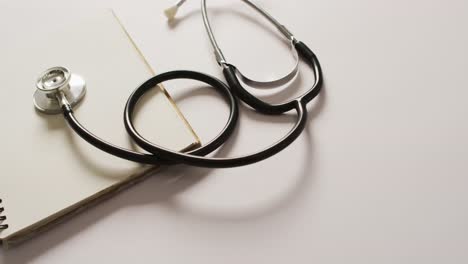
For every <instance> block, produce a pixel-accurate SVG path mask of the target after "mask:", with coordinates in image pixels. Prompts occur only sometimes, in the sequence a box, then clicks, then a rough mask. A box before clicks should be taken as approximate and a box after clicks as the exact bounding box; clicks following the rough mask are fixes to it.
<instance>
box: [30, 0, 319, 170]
mask: <svg viewBox="0 0 468 264" xmlns="http://www.w3.org/2000/svg"><path fill="white" fill-rule="evenodd" d="M185 1H186V0H180V1H179V2H178V3H177V4H176V5H175V6H173V7H171V8H169V9H167V10H166V11H165V14H166V16H167V17H168V18H169V19H172V18H173V17H174V16H175V14H176V12H177V10H178V8H179V7H180V6H182V4H183V3H184V2H185ZM242 1H243V2H245V3H246V4H248V5H249V6H251V7H252V8H253V9H255V10H256V11H258V12H259V13H260V14H261V15H262V16H264V17H265V18H267V19H268V20H269V21H270V22H271V23H272V24H273V25H274V26H275V27H276V28H277V29H278V30H279V32H280V33H281V34H282V35H283V36H284V37H286V38H287V39H288V40H289V41H290V43H291V47H292V50H293V53H294V57H295V58H296V59H297V60H296V64H295V66H294V68H293V69H292V71H291V72H290V73H288V74H287V75H285V76H283V77H281V78H279V79H276V80H267V81H254V80H252V79H251V78H248V77H246V76H245V75H243V74H242V73H241V72H240V71H239V70H238V68H237V67H236V66H234V65H233V64H230V63H228V62H227V60H226V58H225V56H224V55H223V53H222V51H221V48H220V47H219V45H218V44H217V42H216V39H215V36H214V34H213V31H212V29H211V25H210V22H209V19H208V15H207V10H206V0H201V3H202V6H201V10H202V16H203V21H204V25H205V28H206V31H207V33H208V36H209V39H210V42H211V44H212V46H213V48H214V53H215V56H216V60H217V62H218V64H219V65H220V67H221V68H222V70H223V74H224V77H225V79H226V81H227V85H226V84H225V83H223V82H222V81H220V80H219V79H217V78H214V77H212V76H209V75H207V74H204V73H200V72H194V71H171V72H166V73H162V74H159V75H156V76H154V77H152V78H150V79H149V80H147V81H146V82H144V83H143V84H141V85H140V86H139V87H138V88H137V89H136V90H135V91H133V93H132V94H131V95H130V97H129V98H128V101H127V103H126V105H125V110H124V124H125V129H126V130H127V132H128V134H129V136H130V137H131V138H132V140H134V142H135V143H136V144H138V145H139V146H140V147H141V148H143V149H144V150H146V151H148V152H149V153H140V152H135V151H132V150H128V149H124V148H121V147H119V146H116V145H113V144H111V143H108V142H106V141H104V140H102V139H100V138H99V137H97V136H95V135H94V134H92V133H91V132H89V131H88V130H87V129H86V128H85V127H83V126H82V125H81V124H80V123H79V122H78V120H77V119H76V117H75V115H74V114H73V107H74V106H75V105H77V104H78V103H79V102H80V101H81V100H82V99H83V97H84V94H85V93H86V85H85V81H84V79H83V78H82V77H81V76H79V75H77V74H73V73H71V72H70V71H69V70H68V69H67V68H65V67H54V68H51V69H48V70H47V71H45V72H44V73H43V74H42V75H41V77H39V78H38V80H37V83H36V87H37V90H36V92H35V94H34V104H35V106H36V108H37V109H38V110H39V111H41V112H44V113H48V114H57V113H63V115H64V117H65V119H66V120H67V122H68V124H69V125H70V127H71V128H72V129H73V130H74V131H75V132H76V133H77V134H78V135H79V136H81V137H82V138H83V139H84V140H86V141H87V142H89V143H90V144H92V145H93V146H95V147H97V148H99V149H101V150H102V151H105V152H107V153H109V154H112V155H114V156H117V157H120V158H123V159H126V160H130V161H134V162H138V163H143V164H154V165H156V164H177V163H182V164H187V165H192V166H198V167H212V168H227V167H237V166H244V165H248V164H252V163H255V162H259V161H262V160H264V159H267V158H269V157H271V156H273V155H275V154H277V153H278V152H280V151H281V150H283V149H285V148H286V147H287V146H289V145H290V144H291V143H292V142H293V141H294V140H295V139H297V138H298V137H299V135H300V134H301V133H302V131H303V130H304V128H305V125H306V123H307V104H308V103H309V102H310V101H311V100H312V99H314V98H315V97H316V96H317V95H318V94H319V92H320V89H321V84H322V73H321V68H320V64H319V61H318V59H317V57H316V56H315V54H314V53H313V52H312V51H311V50H310V49H309V48H308V47H307V46H306V45H305V44H304V43H302V42H301V41H299V40H297V39H296V38H295V37H294V35H293V34H292V33H291V32H290V31H289V30H288V29H287V28H286V27H285V26H283V25H281V24H280V23H279V22H278V21H277V20H276V19H274V18H273V17H272V16H271V15H269V14H268V13H267V12H266V11H265V10H263V9H262V8H260V7H258V6H257V5H256V4H254V3H252V2H251V1H249V0H242ZM299 58H302V59H303V60H304V61H306V62H307V63H308V64H309V66H310V67H311V68H312V70H313V72H314V75H315V82H314V84H313V85H312V87H311V88H310V89H309V90H308V91H307V92H306V93H304V94H303V95H301V96H299V97H297V98H295V99H292V100H290V101H288V102H284V103H280V104H269V103H267V102H264V101H262V100H261V99H259V98H257V97H255V96H254V95H252V94H251V93H249V92H248V91H247V90H246V89H245V88H244V87H243V85H242V84H241V81H242V82H244V83H245V84H248V85H251V86H253V87H274V86H279V85H283V84H286V83H288V82H289V81H290V80H292V79H293V78H294V77H295V76H296V75H297V71H298V64H299ZM174 79H191V80H197V81H200V82H203V83H205V84H207V85H209V86H210V87H212V88H214V89H215V90H216V91H217V92H218V93H220V95H221V96H222V97H224V98H225V99H226V100H227V101H228V103H229V106H230V112H229V118H228V121H227V123H226V125H225V126H224V128H223V129H222V130H221V132H219V134H218V135H217V136H216V137H215V138H214V139H213V140H211V141H210V142H208V143H207V144H206V145H204V146H202V147H200V148H197V149H195V150H192V151H189V152H184V153H183V152H177V151H173V150H170V149H167V148H164V147H161V146H158V145H156V144H154V143H152V142H150V141H148V140H147V139H145V138H144V137H143V136H142V135H140V133H139V132H138V131H137V130H136V129H135V126H134V125H133V117H134V110H135V107H136V105H137V103H138V102H139V100H140V98H141V97H142V96H143V95H144V94H145V93H147V92H148V91H150V90H151V89H153V88H155V87H157V85H159V84H161V83H162V82H165V81H169V80H174ZM239 79H240V80H239ZM237 98H238V99H240V100H241V101H243V102H245V103H246V104H247V105H249V106H250V107H252V108H253V109H255V110H256V111H258V112H261V113H263V114H267V115H280V114H283V113H285V112H288V111H290V110H295V111H296V112H297V120H296V123H295V125H294V127H293V128H292V129H291V130H290V131H289V132H288V133H287V134H286V135H285V136H284V137H283V138H281V139H280V140H279V141H278V142H276V143H275V144H273V145H271V146H269V147H267V148H266V149H263V150H261V151H258V152H256V153H253V154H248V155H245V156H240V157H234V158H214V157H205V155H207V154H209V153H211V152H213V151H214V150H216V149H218V148H219V147H220V146H221V145H223V144H224V143H225V142H226V141H227V139H228V138H229V137H230V135H231V134H232V133H233V131H234V128H235V125H236V123H237V120H238V117H239V109H238V102H237ZM156 114H157V113H156Z"/></svg>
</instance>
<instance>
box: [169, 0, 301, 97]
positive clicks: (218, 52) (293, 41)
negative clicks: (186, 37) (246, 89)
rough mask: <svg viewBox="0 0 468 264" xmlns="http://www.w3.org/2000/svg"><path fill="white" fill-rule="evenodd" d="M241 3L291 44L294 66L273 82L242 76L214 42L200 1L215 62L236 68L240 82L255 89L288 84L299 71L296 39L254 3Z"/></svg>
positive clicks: (244, 0)
mask: <svg viewBox="0 0 468 264" xmlns="http://www.w3.org/2000/svg"><path fill="white" fill-rule="evenodd" d="M185 1H186V0H180V1H179V2H178V3H177V4H176V5H177V7H180V6H182V5H183V4H184V3H185ZM241 1H242V2H244V3H246V4H247V5H249V6H250V7H252V8H253V9H254V10H255V11H257V12H258V13H259V14H261V15H262V16H263V17H265V18H266V19H267V20H268V21H269V22H271V23H272V24H273V25H274V26H275V27H276V28H277V29H278V31H279V32H280V33H281V34H282V35H283V36H284V37H285V38H287V39H288V40H289V41H290V42H291V47H292V48H291V49H292V52H293V56H294V59H295V64H294V67H293V68H292V69H291V70H290V71H289V73H288V74H286V75H284V76H282V77H280V78H278V79H273V80H262V81H256V80H253V79H252V78H249V77H247V76H245V75H244V74H242V73H241V72H240V71H239V70H238V69H237V67H235V66H234V65H233V64H231V63H228V62H227V60H226V58H225V57H224V54H223V52H222V51H221V48H220V47H219V45H218V42H217V41H216V38H215V36H214V33H213V30H212V28H211V24H210V20H209V18H208V12H207V7H206V0H201V11H202V16H203V23H204V25H205V29H206V32H207V34H208V37H209V39H210V42H211V45H212V46H213V49H214V53H215V57H216V61H217V62H218V64H219V65H220V66H221V67H225V66H227V65H231V66H234V68H236V71H237V74H238V76H240V78H241V80H242V81H243V82H244V83H245V84H247V85H249V86H252V87H256V88H274V87H278V86H281V85H284V84H286V83H288V82H290V81H291V80H292V79H293V78H294V77H295V76H296V75H297V73H298V71H299V55H298V53H297V51H296V48H295V46H294V45H295V44H296V43H297V39H296V38H295V37H294V35H293V34H292V33H291V32H290V31H289V30H288V29H287V28H286V27H285V26H284V25H282V24H280V23H279V22H278V20H276V19H275V18H274V17H273V16H271V15H270V14H269V13H268V12H267V11H265V10H264V9H263V8H261V7H259V6H257V5H256V4H255V3H253V2H252V1H250V0H241Z"/></svg>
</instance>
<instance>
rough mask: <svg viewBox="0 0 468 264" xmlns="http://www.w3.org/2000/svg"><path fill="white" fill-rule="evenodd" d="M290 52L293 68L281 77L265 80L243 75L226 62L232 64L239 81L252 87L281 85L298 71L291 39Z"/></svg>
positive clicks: (296, 58)
mask: <svg viewBox="0 0 468 264" xmlns="http://www.w3.org/2000/svg"><path fill="white" fill-rule="evenodd" d="M291 52H292V54H293V57H294V60H295V64H294V68H293V69H292V70H291V71H289V73H288V74H286V75H284V76H283V77H281V78H278V79H273V80H266V81H256V80H253V79H251V78H249V77H247V76H246V75H244V74H243V73H242V72H241V71H240V70H239V69H238V68H237V67H236V66H235V65H232V64H228V65H231V66H233V67H234V68H235V69H236V74H237V76H239V77H240V79H241V81H242V82H244V83H245V84H247V85H249V86H251V87H254V88H275V87H279V86H282V85H285V84H287V83H289V82H290V81H291V80H292V79H294V77H296V75H297V73H298V72H299V54H298V53H297V50H296V48H295V46H294V43H293V42H292V41H291Z"/></svg>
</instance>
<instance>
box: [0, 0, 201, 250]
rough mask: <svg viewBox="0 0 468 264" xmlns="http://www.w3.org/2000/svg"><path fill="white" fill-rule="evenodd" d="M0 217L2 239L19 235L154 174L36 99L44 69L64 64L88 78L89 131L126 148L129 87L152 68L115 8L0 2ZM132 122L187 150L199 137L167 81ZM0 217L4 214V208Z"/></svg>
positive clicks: (84, 118)
mask: <svg viewBox="0 0 468 264" xmlns="http://www.w3.org/2000/svg"><path fill="white" fill-rule="evenodd" d="M0 25H7V26H2V27H0V36H1V37H0V38H1V41H0V83H1V87H0V89H1V92H2V93H3V95H2V96H1V101H2V103H1V107H2V109H1V110H0V119H1V121H2V129H1V130H0V138H1V139H2V143H1V150H0V160H1V173H0V199H1V200H2V203H1V204H0V207H2V208H4V210H3V212H1V213H0V215H1V216H4V217H6V219H3V220H0V225H8V228H7V229H5V230H1V231H0V241H1V242H2V244H3V246H6V247H8V246H11V245H14V244H17V243H20V242H22V241H24V240H26V239H28V238H30V237H33V236H34V235H36V234H38V233H41V232H43V231H44V230H47V229H49V228H50V227H52V226H54V225H55V224H57V223H59V222H62V221H63V220H65V219H68V218H69V217H71V216H73V215H75V214H77V213H78V212H80V211H82V210H83V209H86V208H88V207H89V206H91V205H93V204H95V203H96V202H98V201H101V200H103V199H104V198H107V197H109V196H111V195H113V194H115V193H117V192H118V191H120V190H122V189H125V188H127V187H129V186H131V185H133V184H135V183H136V182H139V181H141V180H143V179H145V178H146V177H148V176H150V175H152V174H153V173H154V172H155V171H156V170H157V169H158V168H157V167H154V166H152V167H149V166H142V165H139V164H136V163H133V162H129V161H125V160H122V159H119V158H116V157H113V156H111V155H109V154H107V153H104V152H102V151H100V150H98V149H96V148H94V147H93V146H91V145H89V144H88V143H87V142H85V141H84V140H82V139H81V138H80V137H79V136H77V135H76V134H75V133H74V132H73V131H72V130H71V129H70V128H69V127H68V125H67V124H66V122H65V120H64V118H63V116H62V115H60V114H59V115H45V114H42V113H39V112H38V111H36V110H35V108H34V107H33V102H32V96H33V93H34V91H35V81H36V78H37V77H38V75H39V74H40V73H41V72H42V71H44V70H46V69H47V68H50V67H53V66H65V67H67V68H69V69H70V70H71V71H72V72H75V73H77V74H79V75H81V76H83V77H84V78H85V80H86V81H87V93H86V96H85V97H84V99H83V101H82V102H81V103H80V104H79V105H78V106H77V107H75V115H76V117H77V119H78V120H79V121H80V122H81V123H82V124H83V125H84V126H85V127H86V128H88V129H89V130H90V131H91V132H92V133H95V134H96V135H98V136H99V137H101V138H103V139H104V140H106V141H109V142H111V143H113V144H117V145H120V146H122V147H126V148H129V149H134V150H135V149H138V148H137V147H135V145H133V144H132V143H131V142H130V140H129V138H128V136H127V134H126V132H125V128H124V125H123V118H122V115H123V109H124V106H125V103H126V100H127V98H128V96H129V95H130V93H131V92H132V91H133V90H134V89H135V88H136V87H137V86H138V85H139V84H141V83H142V82H144V81H145V80H146V79H148V78H149V77H150V76H152V75H154V72H153V71H152V69H151V68H150V67H149V65H148V63H146V61H145V59H144V58H143V56H142V55H141V53H140V52H139V51H138V48H137V47H136V46H135V45H134V43H133V42H132V40H131V39H130V37H129V35H128V34H127V32H126V31H125V29H124V28H123V26H122V25H121V23H120V22H119V20H118V18H117V17H116V16H115V14H114V13H113V12H112V11H111V10H89V9H88V10H76V9H73V10H62V9H53V10H40V9H13V10H8V9H7V10H5V9H3V10H0ZM143 101H144V104H142V105H141V106H139V109H138V115H137V116H136V119H135V125H136V127H137V129H139V130H140V131H141V133H142V134H143V135H144V136H145V137H147V138H148V139H149V140H151V141H153V142H155V143H157V144H159V145H162V146H164V147H167V148H170V149H173V150H178V151H183V150H188V149H191V148H194V147H196V146H198V145H199V144H200V143H199V139H198V137H197V136H196V134H195V133H194V132H193V130H192V129H191V127H190V126H189V124H188V123H187V121H186V120H185V119H184V117H183V116H182V115H181V113H180V112H179V110H178V109H177V107H176V105H175V103H174V102H173V101H172V99H171V98H170V96H169V95H168V93H167V92H166V91H165V90H164V88H163V87H162V86H160V87H157V88H156V89H154V91H153V92H152V93H151V94H149V95H148V96H146V97H145V98H143ZM4 217H2V218H4Z"/></svg>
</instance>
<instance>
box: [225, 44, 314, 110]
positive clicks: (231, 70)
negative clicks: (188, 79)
mask: <svg viewBox="0 0 468 264" xmlns="http://www.w3.org/2000/svg"><path fill="white" fill-rule="evenodd" d="M294 47H295V48H296V50H297V52H298V54H299V57H300V58H301V59H303V60H304V61H305V62H307V64H308V65H309V66H310V67H311V68H312V70H313V72H314V75H315V82H314V84H313V85H312V87H311V88H310V89H309V90H308V91H307V92H305V93H304V94H303V95H301V96H299V97H297V98H295V99H292V100H290V101H288V102H284V103H279V104H270V103H267V102H265V101H263V100H261V99H259V98H257V97H256V96H254V95H252V94H251V93H250V92H249V91H247V90H246V89H245V88H244V87H243V86H242V84H241V83H240V81H239V79H238V78H237V75H236V68H235V67H234V66H233V65H229V64H228V65H225V66H224V69H223V74H224V77H225V78H226V81H227V83H228V85H229V87H231V89H232V91H233V92H234V94H235V95H236V96H237V97H239V99H240V100H242V101H243V102H245V103H246V104H247V105H249V106H250V107H252V108H253V109H255V110H256V111H259V112H261V113H263V114H268V115H278V114H282V113H285V112H287V111H290V110H292V109H294V107H295V101H296V100H301V101H303V102H304V103H306V104H307V103H308V102H310V101H311V100H312V99H313V98H314V97H316V96H317V95H318V94H319V92H320V89H321V88H322V69H321V67H320V62H319V61H318V59H317V57H316V56H315V54H314V53H313V52H312V51H311V50H310V49H309V48H308V47H307V46H306V45H305V44H304V43H303V42H300V41H298V42H296V43H295V45H294Z"/></svg>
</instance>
